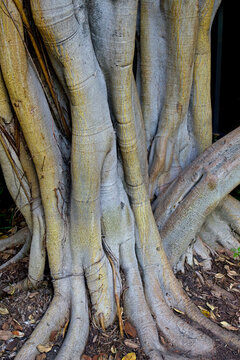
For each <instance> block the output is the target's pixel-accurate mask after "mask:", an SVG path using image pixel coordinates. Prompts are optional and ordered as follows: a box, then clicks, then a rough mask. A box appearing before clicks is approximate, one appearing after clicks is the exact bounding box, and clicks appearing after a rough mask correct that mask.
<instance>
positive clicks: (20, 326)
mask: <svg viewBox="0 0 240 360" xmlns="http://www.w3.org/2000/svg"><path fill="white" fill-rule="evenodd" d="M11 324H12V325H13V327H14V329H15V330H20V331H22V330H23V327H22V325H20V324H19V322H18V321H17V320H16V319H13V321H12V322H11Z"/></svg>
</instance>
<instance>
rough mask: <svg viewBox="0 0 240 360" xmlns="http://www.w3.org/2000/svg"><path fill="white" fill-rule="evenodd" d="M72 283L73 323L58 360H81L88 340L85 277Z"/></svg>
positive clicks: (75, 278) (74, 279)
mask: <svg viewBox="0 0 240 360" xmlns="http://www.w3.org/2000/svg"><path fill="white" fill-rule="evenodd" d="M71 281H72V294H71V295H72V297H71V321H70V324H69V327H68V331H67V335H66V338H65V340H64V342H63V345H62V346H61V348H60V350H59V352H58V354H57V356H56V360H73V359H79V358H80V355H81V354H82V353H83V351H84V348H85V345H86V342H87V338H88V332H89V317H88V299H87V294H86V288H85V281H84V277H83V276H79V277H72V278H71ZM17 360H18V359H17Z"/></svg>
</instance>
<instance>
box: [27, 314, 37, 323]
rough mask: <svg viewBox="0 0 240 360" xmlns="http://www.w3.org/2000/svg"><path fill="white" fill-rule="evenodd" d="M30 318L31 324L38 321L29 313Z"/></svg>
mask: <svg viewBox="0 0 240 360" xmlns="http://www.w3.org/2000/svg"><path fill="white" fill-rule="evenodd" d="M28 320H29V322H30V324H35V322H36V320H35V319H34V317H33V315H32V314H30V315H29V317H28Z"/></svg>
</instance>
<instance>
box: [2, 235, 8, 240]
mask: <svg viewBox="0 0 240 360" xmlns="http://www.w3.org/2000/svg"><path fill="white" fill-rule="evenodd" d="M7 238H8V235H1V237H0V240H3V239H7Z"/></svg>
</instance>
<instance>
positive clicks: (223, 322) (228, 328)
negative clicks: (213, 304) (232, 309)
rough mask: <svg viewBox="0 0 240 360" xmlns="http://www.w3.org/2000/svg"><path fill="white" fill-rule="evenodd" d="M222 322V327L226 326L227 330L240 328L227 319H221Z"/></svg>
mask: <svg viewBox="0 0 240 360" xmlns="http://www.w3.org/2000/svg"><path fill="white" fill-rule="evenodd" d="M220 324H221V325H222V327H224V328H225V329H227V330H233V331H237V330H239V328H236V327H235V326H232V325H231V324H229V323H228V322H227V321H221V322H220Z"/></svg>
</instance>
